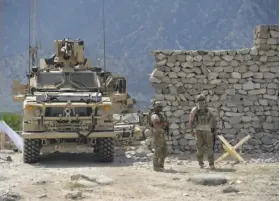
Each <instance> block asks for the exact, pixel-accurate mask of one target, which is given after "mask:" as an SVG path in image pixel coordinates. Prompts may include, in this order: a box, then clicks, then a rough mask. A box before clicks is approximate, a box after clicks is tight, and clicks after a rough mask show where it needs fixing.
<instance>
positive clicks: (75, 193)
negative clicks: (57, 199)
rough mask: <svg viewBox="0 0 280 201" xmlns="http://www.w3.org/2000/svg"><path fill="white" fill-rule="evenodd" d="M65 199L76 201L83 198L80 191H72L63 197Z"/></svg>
mask: <svg viewBox="0 0 280 201" xmlns="http://www.w3.org/2000/svg"><path fill="white" fill-rule="evenodd" d="M65 198H66V199H72V200H77V199H81V198H83V196H82V191H73V192H69V193H67V194H66V195H65Z"/></svg>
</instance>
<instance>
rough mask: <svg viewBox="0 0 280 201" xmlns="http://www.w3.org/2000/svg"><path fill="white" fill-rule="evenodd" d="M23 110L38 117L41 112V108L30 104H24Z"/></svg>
mask: <svg viewBox="0 0 280 201" xmlns="http://www.w3.org/2000/svg"><path fill="white" fill-rule="evenodd" d="M25 111H26V112H28V113H29V114H33V115H34V116H35V117H39V116H40V115H41V114H42V108H40V107H37V106H32V105H26V106H25Z"/></svg>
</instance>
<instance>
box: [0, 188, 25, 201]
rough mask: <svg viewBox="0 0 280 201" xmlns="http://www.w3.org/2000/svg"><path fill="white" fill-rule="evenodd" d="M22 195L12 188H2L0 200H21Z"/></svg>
mask: <svg viewBox="0 0 280 201" xmlns="http://www.w3.org/2000/svg"><path fill="white" fill-rule="evenodd" d="M21 199H22V196H21V195H20V194H19V193H15V192H12V191H10V190H3V189H0V200H1V201H17V200H21Z"/></svg>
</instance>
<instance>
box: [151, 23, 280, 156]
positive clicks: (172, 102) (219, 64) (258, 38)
mask: <svg viewBox="0 0 280 201" xmlns="http://www.w3.org/2000/svg"><path fill="white" fill-rule="evenodd" d="M152 55H153V56H154V57H155V60H156V64H155V66H154V70H153V72H152V73H151V77H150V83H151V84H152V86H153V87H154V88H155V91H156V93H155V95H154V100H157V101H161V102H162V103H163V104H164V105H165V107H164V108H163V111H164V112H165V114H166V116H167V117H168V120H169V123H170V137H169V138H168V139H167V143H168V149H169V153H180V152H189V151H194V150H195V139H194V137H192V135H191V134H190V129H189V127H188V121H189V120H188V116H189V114H190V111H191V108H192V107H193V106H195V102H194V101H195V97H196V96H197V95H198V94H199V93H200V92H203V93H204V94H205V95H206V97H207V101H208V103H209V105H210V106H211V107H212V108H214V109H215V111H216V116H217V121H218V125H217V127H218V131H217V132H218V133H219V134H223V136H224V137H225V138H226V139H227V140H229V141H231V142H232V143H233V144H235V143H237V142H238V141H239V140H240V139H242V138H243V137H245V136H246V135H247V134H250V135H251V136H252V138H251V139H250V140H249V141H248V143H246V144H245V145H244V147H245V149H249V150H250V151H254V150H262V151H268V150H270V149H271V148H272V145H273V144H275V143H277V142H278V139H279V136H278V128H279V123H278V122H279V117H278V115H279V112H278V107H279V105H278V101H279V100H278V95H279V84H278V83H279V60H278V58H279V26H278V25H258V26H257V27H256V28H255V32H254V47H253V48H245V49H238V50H220V51H204V50H202V51H200V50H197V51H187V50H186V51H185V50H183V51H182V50H157V51H153V52H152ZM219 144H220V141H219V140H217V148H218V147H220V146H219Z"/></svg>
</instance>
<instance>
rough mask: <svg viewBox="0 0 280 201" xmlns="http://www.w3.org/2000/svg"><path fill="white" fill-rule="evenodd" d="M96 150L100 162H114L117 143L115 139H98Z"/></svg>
mask: <svg viewBox="0 0 280 201" xmlns="http://www.w3.org/2000/svg"><path fill="white" fill-rule="evenodd" d="M96 148H97V149H96V151H95V154H96V156H97V161H98V162H102V163H110V162H113V161H114V155H115V141H114V139H113V138H111V137H108V138H100V139H98V140H97V147H96Z"/></svg>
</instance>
